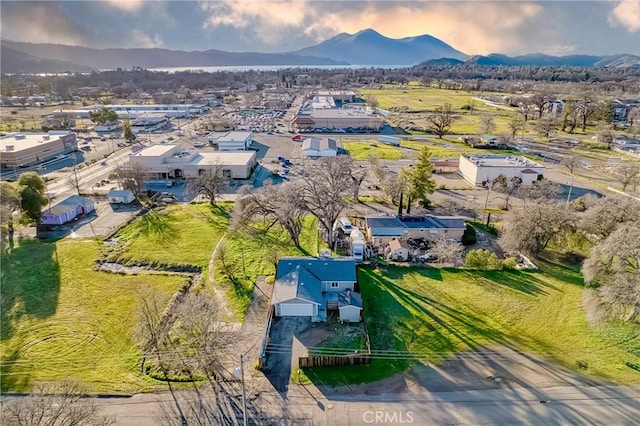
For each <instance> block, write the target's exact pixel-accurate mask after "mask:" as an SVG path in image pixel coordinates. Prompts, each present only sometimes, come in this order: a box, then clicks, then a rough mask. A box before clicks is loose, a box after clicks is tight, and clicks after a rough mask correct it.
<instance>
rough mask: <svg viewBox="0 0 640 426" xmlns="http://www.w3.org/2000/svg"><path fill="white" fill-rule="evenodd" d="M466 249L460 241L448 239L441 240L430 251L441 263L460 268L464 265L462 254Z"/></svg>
mask: <svg viewBox="0 0 640 426" xmlns="http://www.w3.org/2000/svg"><path fill="white" fill-rule="evenodd" d="M463 251H464V247H463V246H462V244H460V243H459V242H458V241H454V240H450V239H447V238H444V237H442V238H440V239H439V240H437V241H436V242H435V243H434V244H433V246H432V247H431V248H430V249H429V252H430V253H431V254H433V255H434V256H435V257H436V259H438V262H439V263H443V264H447V265H453V266H459V265H460V264H461V263H462V252H463Z"/></svg>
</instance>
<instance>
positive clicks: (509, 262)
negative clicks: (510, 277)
mask: <svg viewBox="0 0 640 426" xmlns="http://www.w3.org/2000/svg"><path fill="white" fill-rule="evenodd" d="M502 267H503V268H504V269H518V262H517V261H516V258H515V257H507V258H506V259H504V260H503V261H502Z"/></svg>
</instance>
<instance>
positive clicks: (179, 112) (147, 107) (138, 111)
mask: <svg viewBox="0 0 640 426" xmlns="http://www.w3.org/2000/svg"><path fill="white" fill-rule="evenodd" d="M101 108H108V109H110V110H113V111H115V112H116V113H117V114H118V118H138V117H141V116H144V115H145V114H161V115H163V116H166V117H177V118H185V117H192V116H194V115H199V114H204V113H205V112H207V109H208V107H207V106H206V105H195V104H110V105H91V106H87V107H83V108H80V109H73V110H60V111H54V112H53V113H52V114H51V115H52V117H56V116H60V115H65V116H66V115H73V116H75V117H78V118H89V113H90V112H92V111H97V110H99V109H101Z"/></svg>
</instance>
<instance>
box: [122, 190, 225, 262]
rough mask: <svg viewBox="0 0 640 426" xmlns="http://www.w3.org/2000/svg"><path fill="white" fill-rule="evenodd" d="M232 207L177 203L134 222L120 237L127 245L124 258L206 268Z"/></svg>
mask: <svg viewBox="0 0 640 426" xmlns="http://www.w3.org/2000/svg"><path fill="white" fill-rule="evenodd" d="M229 209H230V204H228V203H227V204H225V203H220V204H217V205H215V206H211V205H209V204H208V203H203V204H177V205H174V206H170V207H167V208H166V209H165V210H159V211H152V212H151V213H149V214H147V215H145V216H143V217H141V218H139V219H137V220H135V221H133V222H132V223H131V224H129V225H128V226H126V227H125V228H123V229H122V230H121V231H120V232H119V233H118V235H119V236H120V237H121V239H122V241H124V242H126V244H127V248H126V251H125V252H124V253H123V255H122V256H123V257H124V258H126V259H130V260H132V261H143V262H145V263H151V264H157V263H166V264H187V265H196V266H201V267H205V266H206V265H207V263H208V262H209V258H210V257H211V253H212V252H213V248H214V247H215V245H216V244H217V242H218V240H219V239H220V237H222V235H223V234H224V233H225V232H226V230H227V225H228V224H229V218H228V214H229Z"/></svg>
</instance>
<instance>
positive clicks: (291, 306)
mask: <svg viewBox="0 0 640 426" xmlns="http://www.w3.org/2000/svg"><path fill="white" fill-rule="evenodd" d="M275 309H276V316H277V317H315V316H317V315H318V304H317V303H314V302H308V301H304V300H300V299H296V300H294V301H291V302H284V303H277V304H276V305H275Z"/></svg>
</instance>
